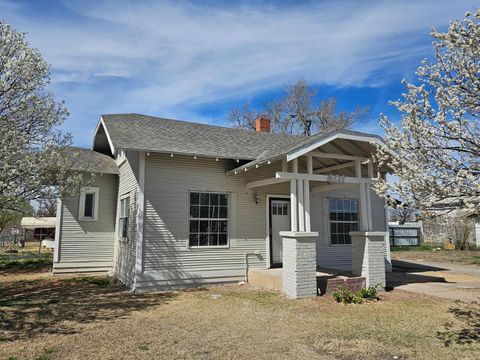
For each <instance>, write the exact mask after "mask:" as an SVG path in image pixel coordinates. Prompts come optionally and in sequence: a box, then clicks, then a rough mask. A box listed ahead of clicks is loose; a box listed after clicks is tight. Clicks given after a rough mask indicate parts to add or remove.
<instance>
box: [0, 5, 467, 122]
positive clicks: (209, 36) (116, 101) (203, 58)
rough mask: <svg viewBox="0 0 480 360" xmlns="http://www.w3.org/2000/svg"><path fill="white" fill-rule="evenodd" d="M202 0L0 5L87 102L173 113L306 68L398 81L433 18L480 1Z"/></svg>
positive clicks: (315, 73) (314, 73)
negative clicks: (224, 0)
mask: <svg viewBox="0 0 480 360" xmlns="http://www.w3.org/2000/svg"><path fill="white" fill-rule="evenodd" d="M200 4H202V2H199V3H198V4H197V3H191V2H185V1H166V2H157V1H147V2H138V1H130V2H128V1H122V2H119V1H92V2H88V3H86V2H83V1H82V2H77V1H75V2H74V1H66V2H62V3H61V4H60V5H61V7H62V9H63V10H62V11H63V14H62V11H60V13H58V12H56V11H53V8H52V12H51V13H50V12H49V9H48V8H46V9H45V10H44V12H42V13H41V14H38V13H32V10H31V9H30V8H29V5H27V4H22V3H20V4H14V3H12V2H8V1H7V2H1V0H0V13H2V14H3V16H4V17H5V19H6V20H7V21H11V22H12V23H13V24H14V25H15V26H16V27H17V28H18V29H19V30H22V31H28V33H29V34H28V39H29V41H30V42H31V43H32V44H33V45H34V46H36V47H38V48H39V49H40V50H41V52H42V53H43V54H44V56H45V58H46V59H47V60H48V61H49V62H50V63H51V64H52V65H53V70H54V77H53V80H54V86H55V87H56V88H57V89H59V90H60V91H61V92H62V94H60V96H62V95H64V97H67V101H68V100H69V98H71V99H75V101H80V100H81V101H84V102H85V103H84V105H83V106H85V105H89V106H94V105H97V106H99V108H97V109H89V111H88V112H86V113H89V112H93V111H96V113H98V112H101V111H107V112H120V111H143V112H149V113H156V114H159V115H169V116H175V114H179V113H188V112H189V111H190V110H189V109H190V108H192V107H194V106H198V105H199V104H208V103H212V102H216V101H223V100H225V99H232V100H235V99H239V98H244V97H251V96H254V95H256V94H259V93H261V92H263V91H271V90H272V89H275V88H278V87H279V86H281V85H282V84H284V83H286V82H288V81H293V80H295V79H297V78H299V77H302V78H304V79H306V80H308V81H309V82H312V83H314V84H320V85H321V84H325V85H330V86H339V87H340V86H383V85H384V84H386V83H389V82H391V81H399V79H400V78H401V77H402V76H403V75H406V74H408V73H409V72H411V70H412V66H411V64H412V63H418V61H419V59H420V58H422V57H424V56H426V55H428V54H429V51H430V48H429V42H430V40H429V39H428V36H426V35H427V33H428V29H429V27H430V26H431V25H436V26H440V27H441V26H445V25H447V24H448V21H449V19H451V18H452V17H461V16H462V15H463V13H464V11H466V10H471V9H472V7H473V4H472V1H461V0H460V1H455V2H452V1H438V0H425V1H401V2H400V1H375V2H374V1H364V2H357V1H353V0H352V1H322V2H307V3H303V4H299V5H281V6H280V5H279V6H274V5H271V3H261V2H249V3H247V4H242V5H232V4H216V5H213V4H212V3H210V2H209V3H208V4H209V5H200ZM52 6H53V5H52ZM107 80H108V81H107ZM72 84H73V85H75V86H74V87H73V88H72ZM67 90H69V91H71V92H68V91H67ZM82 108H83V107H82V106H81V105H78V104H74V107H73V110H74V111H81V110H80V109H82ZM82 115H83V114H82ZM75 116H76V118H77V119H78V117H79V114H78V113H76V114H75Z"/></svg>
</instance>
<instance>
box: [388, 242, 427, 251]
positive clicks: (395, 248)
mask: <svg viewBox="0 0 480 360" xmlns="http://www.w3.org/2000/svg"><path fill="white" fill-rule="evenodd" d="M436 248H437V247H436V246H432V245H431V244H421V245H419V246H393V247H392V248H391V250H392V251H432V250H433V249H436Z"/></svg>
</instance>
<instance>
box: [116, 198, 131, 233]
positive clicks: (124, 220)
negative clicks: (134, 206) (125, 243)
mask: <svg viewBox="0 0 480 360" xmlns="http://www.w3.org/2000/svg"><path fill="white" fill-rule="evenodd" d="M129 214H130V198H129V197H124V198H123V199H120V214H119V219H118V237H119V238H120V239H122V240H128V225H129V221H128V219H129Z"/></svg>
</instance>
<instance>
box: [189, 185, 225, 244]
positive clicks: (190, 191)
mask: <svg viewBox="0 0 480 360" xmlns="http://www.w3.org/2000/svg"><path fill="white" fill-rule="evenodd" d="M191 193H200V194H201V193H204V194H222V195H227V209H228V210H227V211H228V215H227V217H226V218H214V219H212V218H194V220H219V221H227V244H226V245H205V246H200V245H198V246H190V220H191V219H190V194H191ZM231 199H232V195H231V193H230V192H227V191H205V190H189V191H188V192H187V250H188V249H191V250H198V249H200V250H208V249H228V248H230V227H231V221H230V216H231V202H232V200H231Z"/></svg>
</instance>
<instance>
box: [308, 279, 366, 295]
mask: <svg viewBox="0 0 480 360" xmlns="http://www.w3.org/2000/svg"><path fill="white" fill-rule="evenodd" d="M340 286H345V287H346V288H347V289H348V290H351V291H358V290H361V289H364V288H365V286H366V280H365V278H364V277H346V276H317V289H318V294H319V295H324V294H329V293H333V292H335V291H337V290H338V288H339V287H340Z"/></svg>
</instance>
